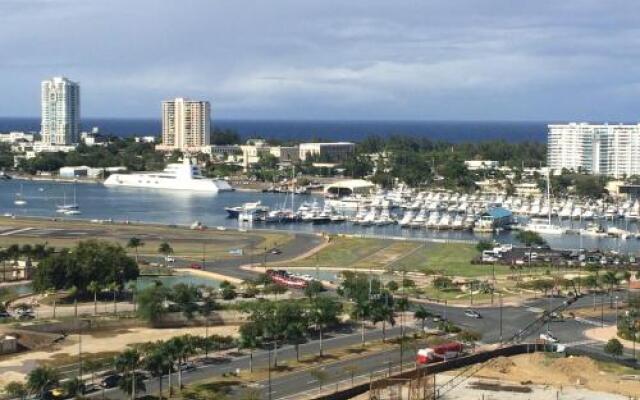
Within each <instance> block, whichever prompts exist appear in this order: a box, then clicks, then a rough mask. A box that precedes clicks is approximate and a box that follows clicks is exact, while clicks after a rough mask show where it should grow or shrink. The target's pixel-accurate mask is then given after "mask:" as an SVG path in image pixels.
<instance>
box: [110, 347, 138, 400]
mask: <svg viewBox="0 0 640 400" xmlns="http://www.w3.org/2000/svg"><path fill="white" fill-rule="evenodd" d="M114 365H115V367H116V370H117V371H118V372H121V373H122V374H123V379H122V380H121V382H120V388H121V389H122V390H123V391H124V392H125V393H128V394H129V395H131V398H132V399H135V397H136V393H138V392H139V391H143V390H144V389H145V388H144V383H143V382H142V380H141V379H136V370H137V369H138V368H139V367H140V366H141V365H142V360H141V356H140V353H139V352H138V350H136V349H126V350H125V351H123V352H122V353H120V354H118V355H117V356H116V357H115V360H114Z"/></svg>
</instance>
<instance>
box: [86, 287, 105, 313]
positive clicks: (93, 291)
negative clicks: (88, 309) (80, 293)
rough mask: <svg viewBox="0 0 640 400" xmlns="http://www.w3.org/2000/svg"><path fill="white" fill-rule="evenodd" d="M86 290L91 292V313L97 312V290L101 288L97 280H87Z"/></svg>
mask: <svg viewBox="0 0 640 400" xmlns="http://www.w3.org/2000/svg"><path fill="white" fill-rule="evenodd" d="M87 290H88V291H90V292H91V293H93V315H97V314H98V292H99V291H100V290H102V287H100V284H99V283H98V282H97V281H91V282H89V285H88V286H87Z"/></svg>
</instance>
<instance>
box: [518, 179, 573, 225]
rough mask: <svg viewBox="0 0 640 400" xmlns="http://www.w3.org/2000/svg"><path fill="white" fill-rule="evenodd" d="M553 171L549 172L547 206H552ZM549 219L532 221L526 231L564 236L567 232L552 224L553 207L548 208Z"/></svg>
mask: <svg viewBox="0 0 640 400" xmlns="http://www.w3.org/2000/svg"><path fill="white" fill-rule="evenodd" d="M550 175H551V170H547V204H551V177H550ZM548 213H549V214H548V219H547V220H546V221H545V220H544V219H542V220H540V219H531V222H529V223H528V224H527V225H525V227H524V230H526V231H531V232H536V233H542V234H549V235H562V234H563V233H565V232H566V230H565V229H563V228H562V227H561V226H559V225H554V224H552V223H551V207H549V208H548Z"/></svg>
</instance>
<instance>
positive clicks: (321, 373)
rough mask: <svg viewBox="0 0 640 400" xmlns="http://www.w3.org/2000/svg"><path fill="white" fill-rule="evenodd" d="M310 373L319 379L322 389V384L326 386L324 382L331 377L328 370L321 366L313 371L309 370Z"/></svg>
mask: <svg viewBox="0 0 640 400" xmlns="http://www.w3.org/2000/svg"><path fill="white" fill-rule="evenodd" d="M309 375H311V377H313V379H315V380H316V381H318V384H319V385H320V390H322V386H324V384H325V383H326V382H327V379H328V378H329V374H327V372H326V371H325V370H324V369H321V368H314V369H312V370H311V371H309Z"/></svg>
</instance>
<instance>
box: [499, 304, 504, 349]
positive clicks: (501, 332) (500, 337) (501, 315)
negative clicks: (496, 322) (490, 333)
mask: <svg viewBox="0 0 640 400" xmlns="http://www.w3.org/2000/svg"><path fill="white" fill-rule="evenodd" d="M498 295H499V296H500V297H499V300H500V344H502V340H503V339H502V293H499V294H498Z"/></svg>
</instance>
